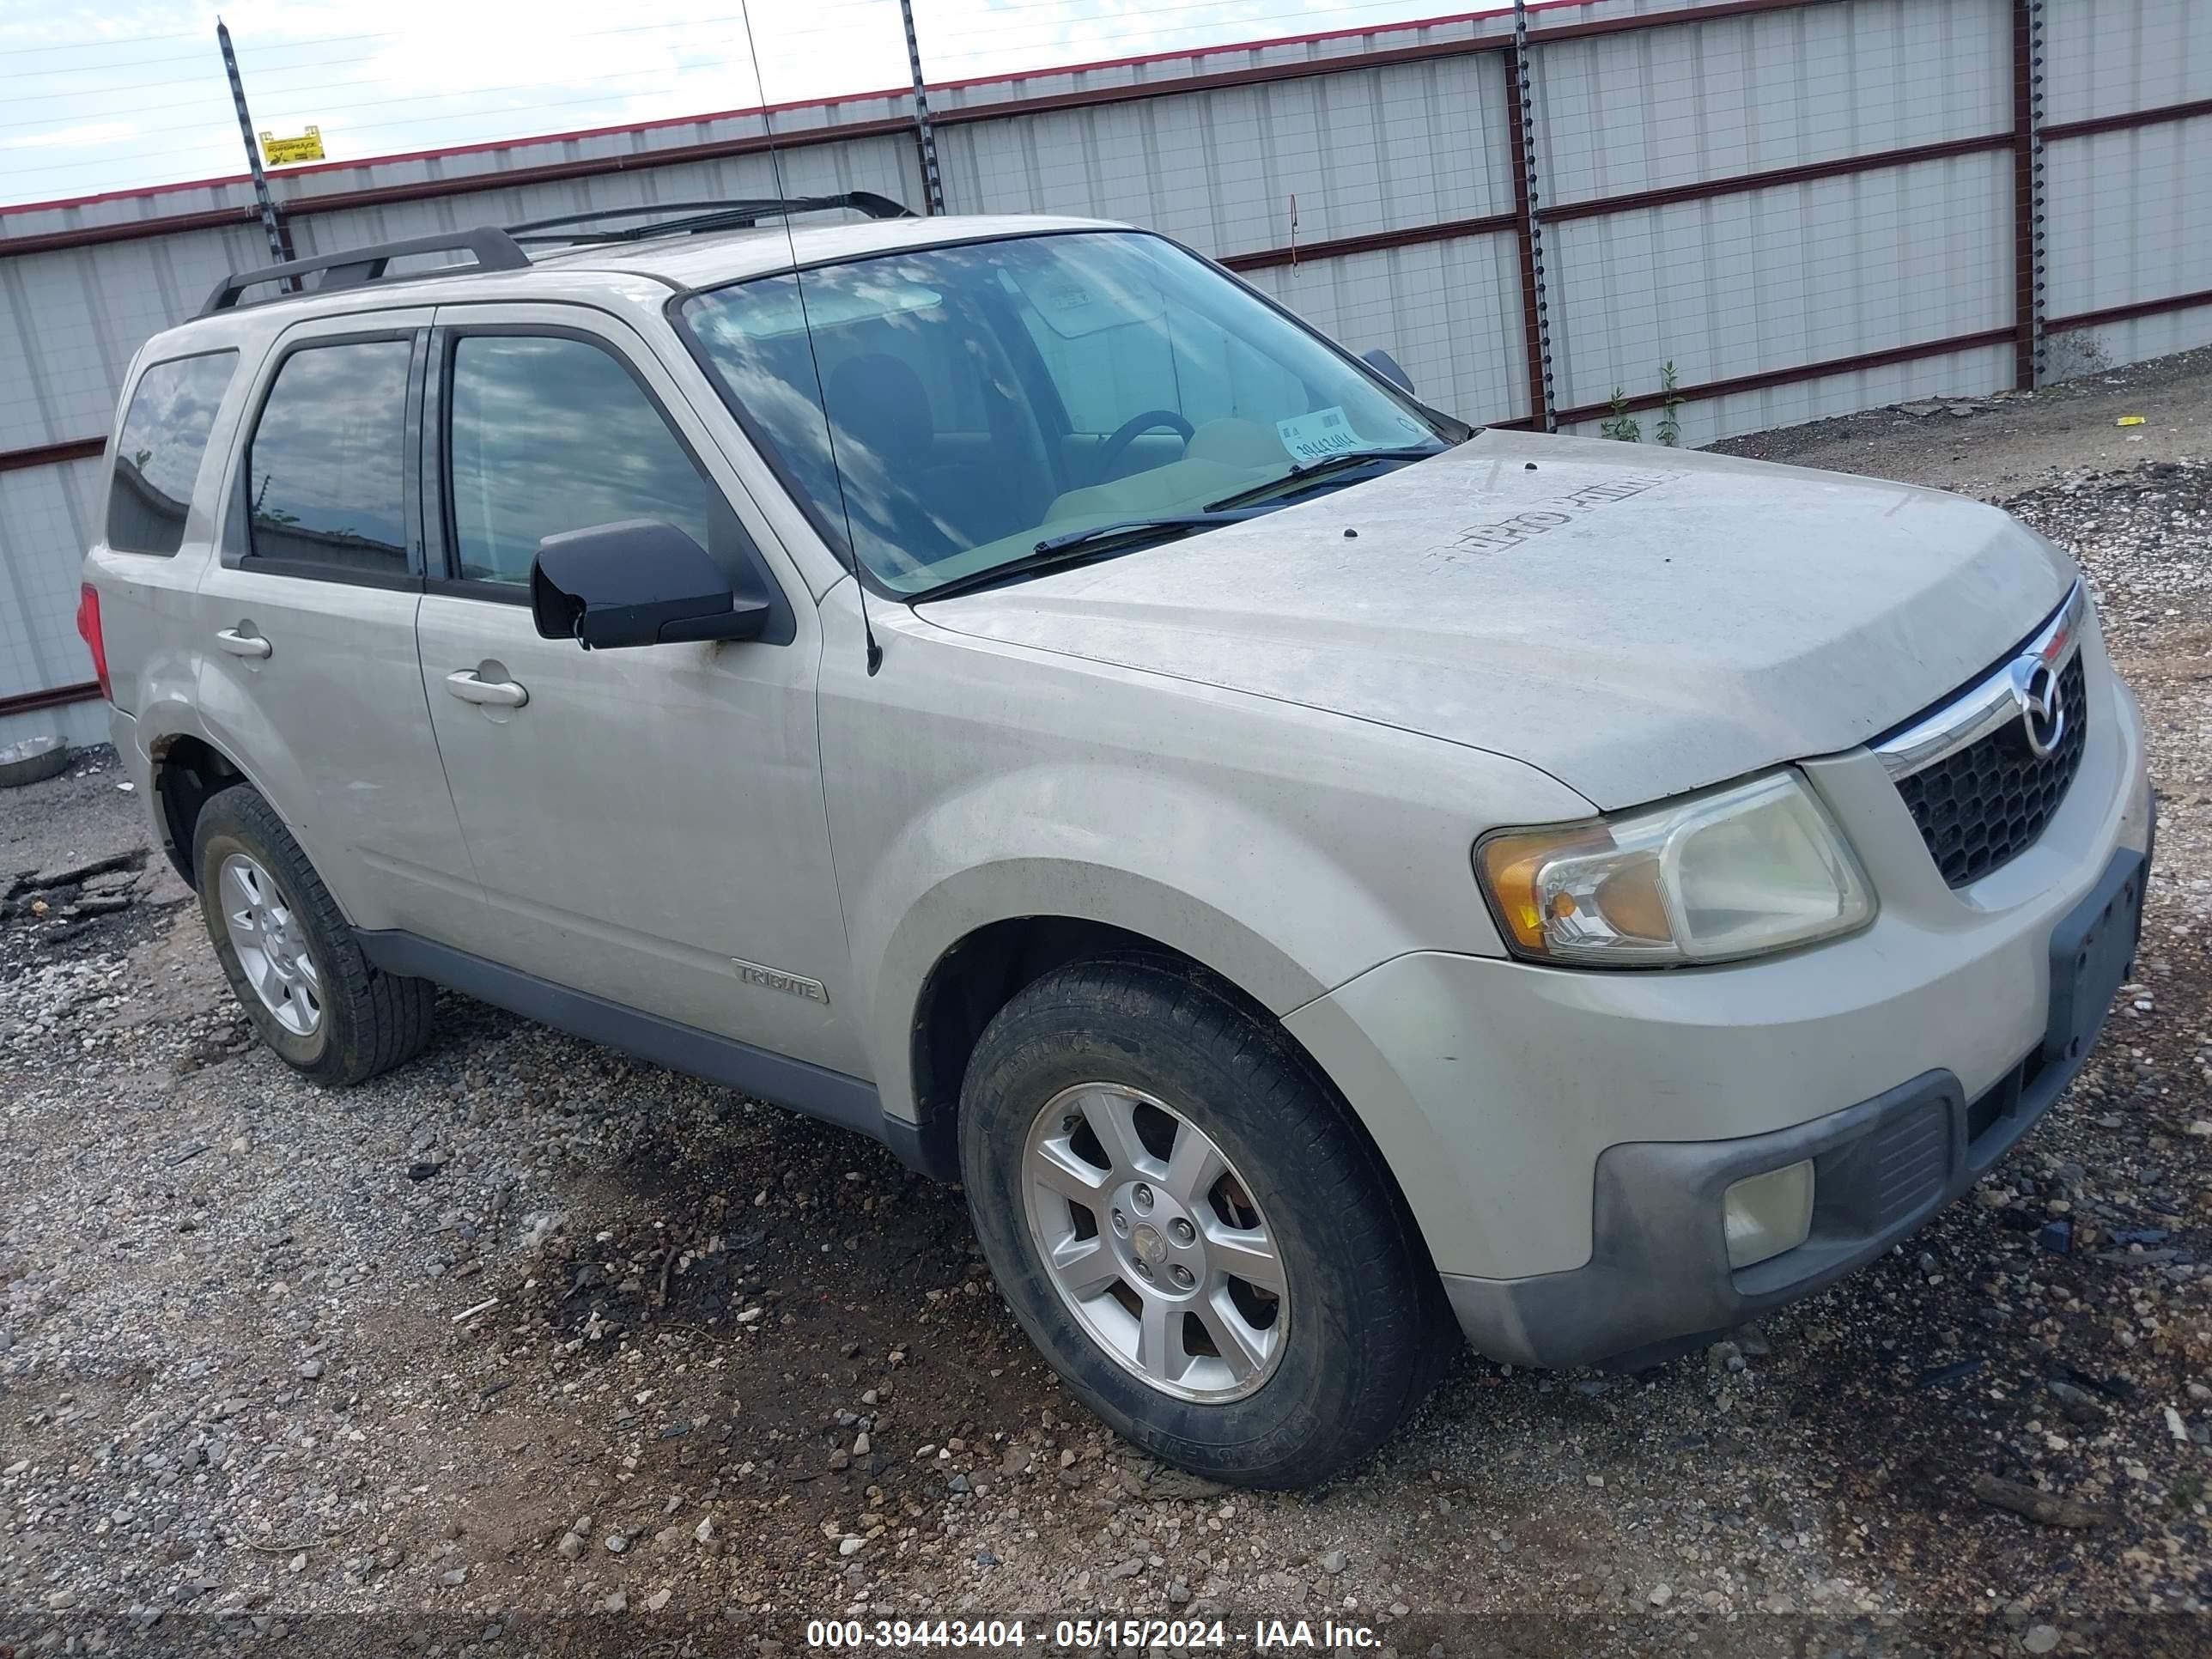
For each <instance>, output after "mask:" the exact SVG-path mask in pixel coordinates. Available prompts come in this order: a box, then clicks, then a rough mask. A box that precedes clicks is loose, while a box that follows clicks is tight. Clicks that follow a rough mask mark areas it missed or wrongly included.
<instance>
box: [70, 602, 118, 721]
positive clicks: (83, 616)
mask: <svg viewBox="0 0 2212 1659" xmlns="http://www.w3.org/2000/svg"><path fill="white" fill-rule="evenodd" d="M76 631H77V632H78V634H80V635H82V636H83V639H84V643H85V648H86V649H87V650H88V651H90V652H91V653H92V671H93V672H94V674H96V675H97V676H99V678H100V696H103V697H105V698H106V699H107V701H108V702H114V701H115V688H114V687H113V686H112V685H111V684H109V683H108V679H107V641H106V639H105V638H103V637H102V636H101V635H100V590H99V589H98V588H96V587H94V586H93V585H92V584H91V583H90V582H87V583H85V585H84V586H83V587H82V588H81V589H80V590H79V591H78V594H77V601H76Z"/></svg>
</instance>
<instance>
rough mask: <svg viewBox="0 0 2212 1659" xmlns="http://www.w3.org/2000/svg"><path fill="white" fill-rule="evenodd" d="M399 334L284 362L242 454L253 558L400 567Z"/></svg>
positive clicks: (353, 568) (307, 569)
mask: <svg viewBox="0 0 2212 1659" xmlns="http://www.w3.org/2000/svg"><path fill="white" fill-rule="evenodd" d="M413 349H414V348H413V346H412V345H411V344H410V342H409V341H407V340H404V339H392V340H347V341H343V342H340V343H336V344H331V345H313V346H306V347H302V348H301V349H299V350H297V351H295V352H293V353H292V354H291V355H290V356H288V357H286V358H285V359H284V362H283V365H282V366H281V367H280V368H278V369H277V371H276V381H275V383H274V384H273V385H272V386H270V388H269V396H268V398H267V399H266V400H265V401H264V403H263V404H262V405H261V418H260V420H259V421H258V422H256V423H255V426H254V428H253V441H252V446H251V447H250V448H249V449H248V451H247V453H246V509H247V512H248V514H249V522H250V525H251V526H252V531H251V533H252V556H253V557H254V558H255V559H258V560H265V561H267V562H269V564H270V565H271V566H272V567H276V568H280V569H283V568H293V569H296V570H298V571H300V572H301V574H314V575H336V576H341V577H343V576H356V575H366V576H386V577H389V576H404V575H405V574H407V568H408V567H407V541H408V538H407V529H406V525H407V500H406V491H407V441H406V440H407V376H408V364H409V360H410V356H411V354H412V351H413Z"/></svg>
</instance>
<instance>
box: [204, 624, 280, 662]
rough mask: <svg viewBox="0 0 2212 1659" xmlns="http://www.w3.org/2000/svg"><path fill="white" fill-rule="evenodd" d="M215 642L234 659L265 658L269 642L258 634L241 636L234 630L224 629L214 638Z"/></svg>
mask: <svg viewBox="0 0 2212 1659" xmlns="http://www.w3.org/2000/svg"><path fill="white" fill-rule="evenodd" d="M215 642H216V644H217V645H219V646H221V647H222V648H223V649H224V650H226V651H228V652H229V653H230V654H231V655H232V656H234V657H265V656H267V655H268V654H269V652H270V645H269V641H266V640H264V639H263V638H262V637H261V636H260V635H258V634H241V633H240V632H239V631H238V630H237V629H235V628H226V629H223V630H222V632H221V633H220V634H217V635H216V636H215Z"/></svg>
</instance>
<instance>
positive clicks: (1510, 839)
mask: <svg viewBox="0 0 2212 1659" xmlns="http://www.w3.org/2000/svg"><path fill="white" fill-rule="evenodd" d="M1612 844H1613V837H1612V836H1608V835H1607V834H1606V832H1605V831H1604V830H1603V829H1600V828H1597V827H1595V826H1592V827H1590V828H1588V829H1580V830H1559V829H1546V830H1538V831H1536V832H1534V833H1533V834H1530V835H1525V836H1496V837H1494V838H1493V839H1492V840H1489V841H1486V842H1483V843H1482V846H1481V848H1480V854H1481V857H1482V874H1483V878H1484V880H1486V882H1487V883H1488V884H1489V886H1490V890H1491V891H1492V893H1493V894H1495V895H1496V896H1497V897H1498V909H1499V911H1500V912H1501V914H1502V915H1504V920H1505V925H1506V927H1508V928H1509V929H1510V930H1511V932H1512V934H1513V939H1514V942H1515V943H1516V944H1517V945H1520V946H1521V948H1522V950H1524V951H1541V950H1542V949H1543V948H1544V900H1543V896H1542V895H1541V893H1540V892H1539V890H1538V884H1537V880H1536V878H1537V877H1538V876H1540V875H1541V874H1542V873H1543V869H1544V866H1545V865H1547V864H1548V863H1549V862H1551V860H1553V859H1556V858H1559V857H1560V856H1561V855H1562V854H1569V853H1587V852H1594V851H1596V850H1598V849H1599V848H1606V847H1610V846H1611V845H1612ZM1558 902H1559V903H1560V904H1563V905H1565V907H1566V908H1565V909H1564V910H1561V911H1559V913H1558V914H1559V915H1563V916H1564V915H1572V914H1573V912H1574V903H1575V902H1574V900H1573V898H1571V896H1568V895H1567V894H1565V893H1561V894H1559V896H1558Z"/></svg>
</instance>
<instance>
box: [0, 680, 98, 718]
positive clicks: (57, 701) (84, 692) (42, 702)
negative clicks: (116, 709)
mask: <svg viewBox="0 0 2212 1659" xmlns="http://www.w3.org/2000/svg"><path fill="white" fill-rule="evenodd" d="M99 701H100V682H99V681H97V680H87V681H85V682H84V683H83V684H82V685H57V686H54V687H52V689H50V690H45V691H18V692H16V693H15V694H14V695H13V696H5V697H0V715H5V714H35V713H36V712H37V711H38V710H40V709H41V708H64V707H65V706H66V705H68V704H70V703H73V702H99Z"/></svg>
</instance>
